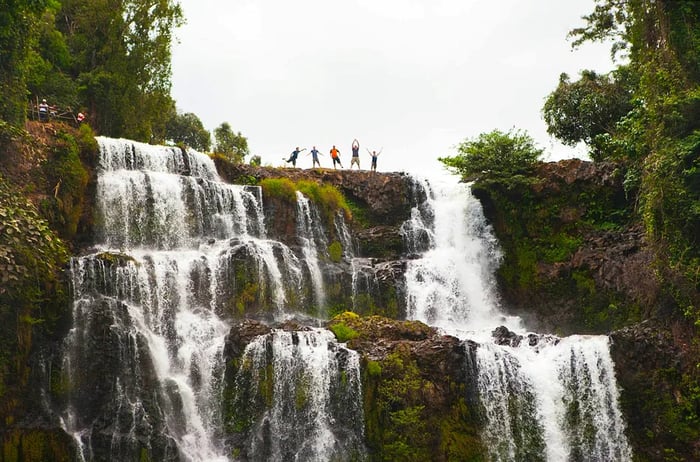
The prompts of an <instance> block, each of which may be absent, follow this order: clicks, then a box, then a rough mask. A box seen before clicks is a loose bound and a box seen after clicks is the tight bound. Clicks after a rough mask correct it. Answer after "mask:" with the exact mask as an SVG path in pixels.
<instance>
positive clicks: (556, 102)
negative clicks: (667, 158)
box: [542, 67, 633, 159]
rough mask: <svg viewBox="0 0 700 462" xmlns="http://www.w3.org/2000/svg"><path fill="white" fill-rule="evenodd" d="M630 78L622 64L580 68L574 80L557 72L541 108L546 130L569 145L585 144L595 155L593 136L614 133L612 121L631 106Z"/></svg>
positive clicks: (618, 119) (617, 120)
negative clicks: (609, 68)
mask: <svg viewBox="0 0 700 462" xmlns="http://www.w3.org/2000/svg"><path fill="white" fill-rule="evenodd" d="M632 82H633V77H632V76H631V75H630V72H629V70H628V68H626V67H621V68H620V69H618V70H617V71H613V72H611V73H609V74H597V73H596V72H594V71H582V72H581V78H580V79H579V80H577V81H575V82H572V81H571V80H570V78H569V76H568V75H567V74H561V76H560V77H559V85H558V86H557V88H556V90H554V91H553V92H552V93H550V95H549V96H548V97H547V100H546V101H545V103H544V107H543V109H542V114H543V116H544V120H545V122H546V124H547V132H548V133H549V134H550V135H553V136H555V137H556V138H558V139H559V140H561V141H562V142H563V143H564V144H568V145H570V146H574V145H576V144H577V143H579V142H584V143H586V144H588V145H589V146H591V148H592V149H593V152H592V157H593V158H594V159H596V157H597V151H598V147H597V146H596V145H595V143H594V142H595V140H596V137H597V136H599V135H602V134H612V133H614V132H615V131H616V124H617V123H618V122H619V121H620V119H622V117H624V116H625V115H626V114H627V113H628V112H629V111H630V110H631V109H632V102H631V100H632V85H633V84H632Z"/></svg>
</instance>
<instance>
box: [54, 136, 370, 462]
mask: <svg viewBox="0 0 700 462" xmlns="http://www.w3.org/2000/svg"><path fill="white" fill-rule="evenodd" d="M98 142H99V144H100V147H101V153H100V159H99V164H98V166H99V171H98V173H99V174H98V179H97V193H96V201H97V207H96V211H97V216H96V223H97V224H98V226H97V228H98V232H99V243H98V245H97V246H96V247H97V251H96V252H95V253H94V254H92V255H87V256H84V257H81V258H75V259H73V261H72V263H71V274H72V281H73V292H74V303H73V318H74V326H73V328H72V329H71V331H70V333H69V335H68V338H67V339H66V355H65V371H66V373H67V375H68V376H70V377H73V378H76V379H75V384H74V385H72V387H73V391H72V396H73V397H72V398H71V399H69V403H68V406H67V408H66V410H65V412H64V414H63V416H62V421H63V423H64V426H65V429H66V431H67V432H68V433H69V434H72V435H74V436H75V438H76V440H77V441H76V442H77V444H78V446H79V448H80V449H81V453H82V458H83V459H84V460H93V459H94V458H95V457H97V458H99V457H104V456H105V455H104V454H103V452H101V453H100V454H99V455H96V454H95V451H94V450H93V449H94V447H95V445H96V444H98V440H99V441H100V442H99V447H100V448H101V449H100V451H104V447H105V443H104V439H105V437H107V439H108V440H110V441H108V442H107V444H106V445H107V447H108V448H111V449H110V453H109V454H110V457H111V458H112V459H114V460H119V459H131V458H133V457H134V454H139V451H142V450H143V449H147V450H149V451H155V452H153V453H151V457H155V458H159V457H162V458H175V457H177V458H179V459H180V460H187V461H194V462H196V461H201V462H205V461H207V462H217V461H228V460H230V451H229V449H227V448H226V447H225V444H224V443H223V442H222V441H219V439H218V436H217V435H220V434H221V429H222V425H223V422H222V416H221V410H220V403H221V394H222V386H223V385H222V382H221V380H222V377H223V372H224V369H225V364H224V363H223V347H224V343H225V337H226V335H227V334H228V333H229V330H230V325H229V322H228V320H227V319H229V318H230V317H231V316H232V315H234V316H236V315H237V316H240V315H241V312H240V310H242V308H243V307H239V305H238V304H239V303H242V302H241V301H240V300H241V293H242V291H245V290H247V287H240V286H238V285H239V283H241V282H240V281H241V280H240V279H239V278H240V276H241V275H242V276H244V279H243V280H244V281H249V283H250V284H254V285H253V286H252V287H254V288H255V293H254V295H255V296H256V297H258V298H259V299H260V300H258V302H257V303H258V304H259V305H260V306H262V307H263V309H266V310H267V311H265V312H264V313H259V314H261V315H264V316H265V317H268V318H272V319H284V318H286V317H287V316H288V315H289V312H288V308H289V303H290V302H291V301H292V300H294V302H295V303H296V305H295V306H300V305H302V304H304V303H307V302H310V300H305V299H303V297H302V296H300V295H299V294H302V293H305V292H306V291H307V289H306V287H309V286H311V287H312V288H313V291H314V294H315V299H316V303H318V304H319V305H320V306H323V304H324V293H323V280H322V274H321V271H320V267H319V264H318V256H317V254H318V248H319V247H320V246H323V248H325V247H326V246H327V244H326V243H325V241H323V240H322V239H323V235H322V234H319V231H318V229H317V228H318V217H317V216H315V215H314V212H313V207H312V206H311V204H310V203H309V202H308V200H306V198H304V197H303V196H302V198H300V213H299V223H298V235H299V236H298V238H299V239H300V240H301V241H303V245H302V246H301V248H302V254H301V255H296V254H295V253H294V252H293V251H292V250H291V249H290V248H289V247H287V246H286V245H285V244H284V243H282V242H278V241H274V240H271V239H268V238H267V237H266V229H265V223H264V213H263V208H262V195H261V189H260V188H259V187H249V186H237V185H228V184H224V183H222V182H220V180H219V176H218V174H217V173H216V170H215V167H214V164H213V162H212V161H211V159H210V158H209V157H207V156H205V155H202V154H199V153H196V152H194V151H188V152H186V153H185V155H183V154H182V152H181V151H180V150H179V149H178V148H168V147H162V146H150V145H146V144H142V143H135V142H131V141H128V140H115V139H109V138H102V137H100V138H98ZM316 215H317V214H316ZM336 228H337V229H339V230H342V231H344V232H345V233H347V229H346V228H345V225H344V222H340V223H336ZM349 251H351V250H349ZM115 252H116V253H119V254H120V255H121V256H115ZM304 265H307V267H308V270H309V271H308V272H309V273H310V275H311V280H310V281H307V280H306V278H305V276H304ZM248 296H251V294H250V293H249V294H248ZM300 297H302V298H300ZM266 306H269V308H264V307H266ZM109 326H111V327H109ZM304 335H305V336H304V338H307V337H309V338H308V339H307V340H306V341H307V342H310V343H313V342H316V341H322V342H323V344H322V346H320V347H318V348H316V349H314V350H312V352H313V354H311V355H310V356H308V357H307V356H304V357H303V358H302V359H301V361H302V362H303V361H306V362H308V363H309V364H308V365H307V367H309V368H312V369H313V368H315V367H316V366H319V367H321V366H323V365H317V364H315V363H314V361H315V360H316V359H315V355H316V353H317V352H318V351H320V350H324V349H325V350H324V351H330V350H329V349H330V346H329V345H330V340H329V339H328V338H327V337H328V336H331V337H332V334H330V333H329V332H325V334H324V333H316V334H314V335H317V336H319V339H321V340H313V339H312V338H310V337H312V336H313V335H312V334H311V333H307V334H304ZM319 345H320V344H319ZM333 348H336V349H337V348H339V347H333ZM115 354H116V355H117V357H116V358H112V356H113V355H115ZM326 354H329V353H326ZM345 355H346V356H348V357H350V358H354V359H353V360H352V361H354V363H353V364H354V365H353V366H352V368H353V369H352V370H353V371H354V370H355V369H356V368H358V367H359V365H358V364H357V358H356V357H355V356H353V355H352V354H350V353H346V354H345ZM105 356H106V357H107V359H106V361H108V363H107V364H110V366H109V367H110V368H113V369H108V371H109V372H108V373H107V374H106V375H105V376H104V377H103V380H102V383H101V384H100V385H99V388H100V389H99V393H97V394H95V393H93V392H92V391H91V390H88V389H83V388H82V387H81V383H80V379H77V378H78V377H82V376H86V377H94V376H95V375H99V374H101V373H103V372H104V369H100V366H99V364H100V363H101V362H102V361H103V360H105V359H104V357H105ZM325 361H326V363H325V366H323V367H326V368H329V367H333V366H334V365H337V361H336V363H332V362H331V359H328V358H326V359H325ZM112 363H114V364H112ZM358 370H359V369H358ZM279 373H280V374H283V373H284V372H283V370H282V369H280V372H279ZM325 373H326V374H329V373H330V372H329V371H326V372H325ZM353 374H354V372H353ZM353 377H355V376H353ZM357 377H359V375H357ZM86 380H91V379H89V378H86ZM92 380H94V378H93V379H92ZM352 380H354V382H352V383H353V387H355V388H353V390H354V391H353V392H352V393H353V394H355V395H357V396H355V399H356V400H357V402H358V403H359V402H361V399H360V398H359V391H358V390H359V388H357V387H359V378H357V379H356V378H353V379H352ZM97 382H98V383H99V382H100V380H99V379H98V381H97ZM314 387H315V388H314V389H313V393H312V394H311V395H310V399H311V400H312V403H313V404H314V405H318V406H321V407H322V403H320V402H318V403H317V402H316V401H317V400H322V399H323V398H322V396H321V395H320V394H319V390H317V388H318V387H317V386H316V385H314ZM280 392H282V391H280ZM91 393H92V395H93V397H90V395H91ZM86 398H90V399H86ZM282 398H284V395H283V396H282ZM282 398H280V399H282ZM92 401H95V402H92ZM324 416H325V414H323V415H321V414H319V416H318V417H319V418H322V417H323V418H328V419H330V418H331V417H332V416H330V415H329V416H326V417H324ZM311 417H313V418H314V420H315V419H316V417H317V416H311ZM158 422H162V425H163V426H162V427H160V426H156V425H157V423H158ZM104 424H108V426H109V428H108V429H103V428H102V425H104ZM324 428H325V427H324V426H323V425H321V426H320V427H318V431H319V432H321V434H323V437H322V438H321V437H319V439H318V442H317V443H315V444H316V446H314V447H313V448H312V449H310V451H311V453H313V454H315V456H314V457H317V459H318V460H327V458H328V456H324V454H325V453H324V451H335V450H336V449H337V448H330V446H333V444H337V443H333V435H328V434H327V432H326V434H324V433H323V432H324V431H325V430H323V429H324ZM153 445H155V446H158V447H155V446H153ZM358 447H359V446H358ZM329 448H330V449H329ZM158 451H160V452H158ZM153 454H155V455H153ZM324 457H325V458H324Z"/></svg>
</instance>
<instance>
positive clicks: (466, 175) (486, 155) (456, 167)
mask: <svg viewBox="0 0 700 462" xmlns="http://www.w3.org/2000/svg"><path fill="white" fill-rule="evenodd" d="M457 151H458V152H459V154H457V155H456V156H454V157H441V158H439V160H440V162H442V163H443V164H445V166H446V167H447V168H448V169H449V170H451V171H452V172H454V173H457V174H459V175H461V176H462V179H463V180H464V181H473V180H478V179H481V178H485V177H496V176H511V175H514V174H517V173H523V172H526V171H527V170H529V169H530V168H531V167H532V166H533V165H534V164H535V163H536V162H537V161H538V160H539V158H540V156H541V155H542V152H543V151H542V150H541V149H538V148H536V147H535V145H534V141H533V139H532V138H531V137H530V135H528V134H527V133H526V132H522V131H520V130H514V129H512V130H510V131H509V132H508V133H503V132H501V131H500V130H493V131H492V132H489V133H482V134H480V135H479V136H478V137H476V138H473V139H469V138H467V139H466V140H464V141H463V142H462V143H460V144H459V146H457Z"/></svg>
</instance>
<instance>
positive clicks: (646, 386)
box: [610, 320, 700, 460]
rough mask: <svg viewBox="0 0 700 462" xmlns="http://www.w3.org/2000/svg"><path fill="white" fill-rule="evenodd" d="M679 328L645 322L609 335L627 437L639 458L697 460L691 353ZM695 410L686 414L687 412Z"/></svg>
mask: <svg viewBox="0 0 700 462" xmlns="http://www.w3.org/2000/svg"><path fill="white" fill-rule="evenodd" d="M683 330H684V327H683V326H680V325H679V324H673V325H670V326H669V325H663V324H661V323H659V322H657V321H652V320H647V321H644V322H642V323H639V324H636V325H633V326H630V327H626V328H624V329H621V330H619V331H616V332H613V333H612V334H611V335H610V338H611V348H610V352H611V354H612V358H613V361H614V362H615V373H616V376H617V382H618V384H619V386H620V388H621V390H622V391H621V401H620V403H621V406H622V410H623V413H624V415H625V418H626V420H627V433H628V436H629V438H630V442H631V443H632V445H633V446H634V448H635V452H636V454H635V455H636V456H637V457H638V458H639V460H666V459H667V458H668V455H669V454H673V456H674V458H675V460H700V439H699V437H700V434H699V430H698V427H697V423H695V420H694V418H693V417H692V416H694V415H697V414H696V413H697V412H698V411H697V406H698V400H697V398H696V393H697V392H696V391H695V387H696V386H697V367H696V363H697V353H696V352H694V351H693V349H694V346H693V345H691V344H690V343H688V342H686V341H684V340H683V338H687V337H688V336H687V333H683ZM693 408H694V409H695V410H692V409H693Z"/></svg>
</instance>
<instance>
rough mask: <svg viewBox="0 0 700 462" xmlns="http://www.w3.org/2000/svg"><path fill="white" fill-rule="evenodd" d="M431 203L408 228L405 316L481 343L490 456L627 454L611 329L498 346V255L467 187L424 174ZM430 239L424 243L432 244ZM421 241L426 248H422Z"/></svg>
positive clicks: (517, 327) (512, 325)
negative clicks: (413, 254) (602, 333)
mask: <svg viewBox="0 0 700 462" xmlns="http://www.w3.org/2000/svg"><path fill="white" fill-rule="evenodd" d="M423 187H424V188H425V189H426V191H428V194H427V198H426V201H425V202H424V203H422V204H420V205H419V206H417V207H415V208H414V210H413V212H412V215H411V218H410V219H409V220H408V221H407V222H406V223H405V225H404V228H403V233H404V238H405V239H406V241H407V249H408V250H409V252H417V253H418V257H419V258H416V259H414V260H410V261H409V262H408V268H407V271H406V286H407V306H408V308H407V309H408V317H409V318H412V319H417V320H420V321H423V322H426V323H427V324H431V325H435V326H437V327H440V328H441V329H443V330H444V331H445V332H447V333H450V334H453V335H456V336H458V337H460V338H462V339H464V340H466V339H472V340H475V341H477V342H479V346H478V348H477V351H476V374H477V388H478V392H479V395H480V396H479V399H480V402H481V406H482V414H483V419H484V431H483V438H484V440H485V442H486V446H487V448H488V451H489V455H490V458H491V459H492V460H494V461H521V460H549V461H555V462H558V461H569V460H578V461H591V462H593V461H603V460H616V461H625V460H631V458H632V455H631V449H630V447H629V445H628V443H627V440H626V437H625V435H624V430H625V425H624V421H623V419H622V416H621V412H620V410H619V408H618V390H617V385H616V382H615V375H614V368H613V363H612V360H611V358H610V353H609V348H608V338H607V337H605V336H571V337H567V338H563V339H557V338H554V337H546V338H539V337H538V336H537V335H535V334H530V337H529V338H530V339H532V340H531V341H524V342H517V344H510V345H498V344H496V343H495V342H494V340H493V338H492V335H491V331H492V330H493V329H494V328H496V327H498V326H507V327H508V329H510V330H511V331H515V332H521V333H522V334H521V335H522V336H526V335H527V334H526V333H525V330H524V327H523V326H522V323H521V321H520V319H518V318H515V317H507V316H504V315H503V314H502V313H501V312H500V311H499V308H498V302H497V299H496V297H495V296H494V294H495V290H494V281H493V274H494V270H495V265H496V264H497V263H498V260H499V255H498V251H497V248H496V242H495V240H494V238H493V236H492V234H491V232H490V229H489V227H488V226H487V224H486V222H485V219H484V217H483V214H482V211H481V206H480V204H479V202H478V201H477V200H476V199H475V198H474V197H472V196H471V194H470V192H469V190H468V187H467V186H466V185H455V184H454V182H451V183H450V182H449V180H448V179H444V180H442V181H440V182H438V183H435V184H428V183H427V182H423ZM426 243H428V245H426ZM421 249H423V250H421Z"/></svg>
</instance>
